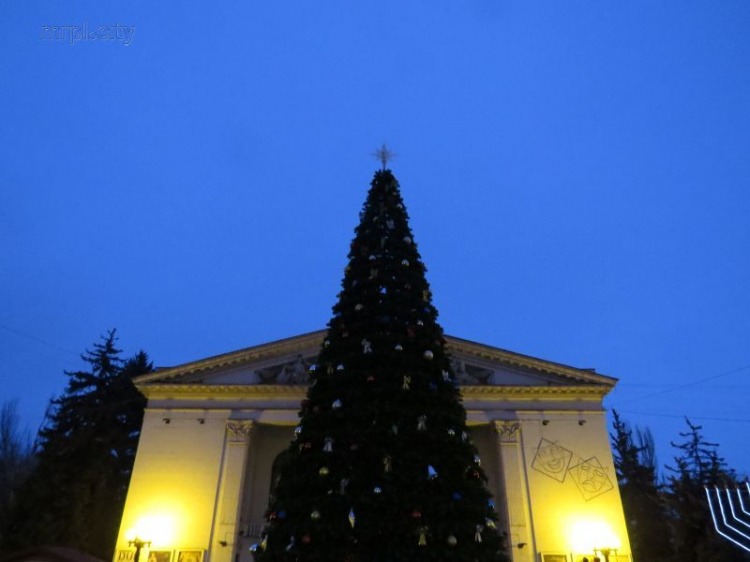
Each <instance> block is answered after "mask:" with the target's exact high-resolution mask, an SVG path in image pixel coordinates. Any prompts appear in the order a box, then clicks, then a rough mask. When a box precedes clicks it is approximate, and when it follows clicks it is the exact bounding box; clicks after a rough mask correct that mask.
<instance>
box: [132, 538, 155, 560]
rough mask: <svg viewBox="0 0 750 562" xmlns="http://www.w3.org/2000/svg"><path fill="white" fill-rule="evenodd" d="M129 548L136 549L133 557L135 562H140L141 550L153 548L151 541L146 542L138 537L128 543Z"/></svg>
mask: <svg viewBox="0 0 750 562" xmlns="http://www.w3.org/2000/svg"><path fill="white" fill-rule="evenodd" d="M128 546H134V547H135V555H134V556H133V562H138V559H139V558H140V557H141V549H142V548H143V547H144V546H151V541H144V540H143V539H139V538H138V537H135V538H134V539H133V540H132V541H128Z"/></svg>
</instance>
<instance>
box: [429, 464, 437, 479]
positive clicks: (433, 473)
mask: <svg viewBox="0 0 750 562" xmlns="http://www.w3.org/2000/svg"><path fill="white" fill-rule="evenodd" d="M437 477H438V473H437V470H435V469H434V468H433V466H432V465H431V464H428V465H427V478H429V479H430V480H435V479H436V478H437Z"/></svg>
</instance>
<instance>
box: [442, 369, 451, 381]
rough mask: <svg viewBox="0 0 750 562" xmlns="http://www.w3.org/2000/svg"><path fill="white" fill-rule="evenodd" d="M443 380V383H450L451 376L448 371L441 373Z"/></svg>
mask: <svg viewBox="0 0 750 562" xmlns="http://www.w3.org/2000/svg"><path fill="white" fill-rule="evenodd" d="M443 380H444V381H445V382H451V374H450V373H449V372H448V371H445V370H444V371H443Z"/></svg>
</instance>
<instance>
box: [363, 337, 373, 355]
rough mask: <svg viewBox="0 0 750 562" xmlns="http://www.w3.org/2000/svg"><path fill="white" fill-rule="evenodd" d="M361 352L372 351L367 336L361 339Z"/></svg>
mask: <svg viewBox="0 0 750 562" xmlns="http://www.w3.org/2000/svg"><path fill="white" fill-rule="evenodd" d="M362 353H364V354H367V353H372V343H371V342H370V340H368V339H367V338H363V339H362Z"/></svg>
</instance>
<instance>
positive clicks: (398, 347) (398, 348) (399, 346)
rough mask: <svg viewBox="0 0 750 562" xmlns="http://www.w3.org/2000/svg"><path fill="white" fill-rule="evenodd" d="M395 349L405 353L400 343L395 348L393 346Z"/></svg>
mask: <svg viewBox="0 0 750 562" xmlns="http://www.w3.org/2000/svg"><path fill="white" fill-rule="evenodd" d="M393 349H395V350H396V351H403V350H404V347H403V346H402V345H401V344H400V343H397V344H396V345H395V346H393Z"/></svg>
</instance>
